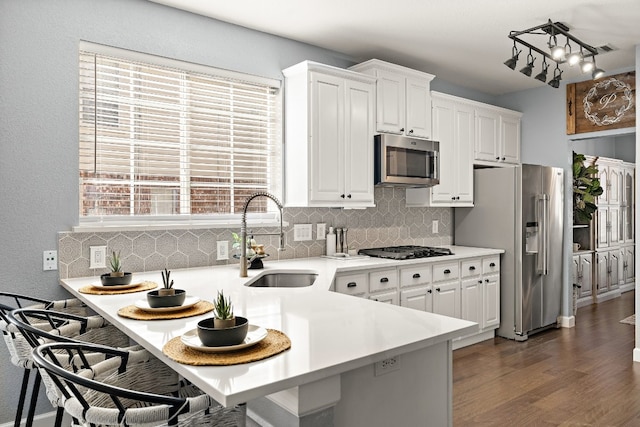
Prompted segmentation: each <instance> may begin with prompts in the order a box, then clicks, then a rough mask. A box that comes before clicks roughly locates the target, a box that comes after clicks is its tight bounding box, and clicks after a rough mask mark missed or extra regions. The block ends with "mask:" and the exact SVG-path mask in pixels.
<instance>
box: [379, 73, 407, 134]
mask: <svg viewBox="0 0 640 427" xmlns="http://www.w3.org/2000/svg"><path fill="white" fill-rule="evenodd" d="M377 77H378V81H377V83H376V84H377V96H376V107H377V109H376V123H377V129H378V131H379V132H389V133H397V134H402V133H404V123H405V116H404V114H405V78H404V77H401V76H398V75H397V74H394V73H391V72H387V71H384V70H379V71H378V75H377Z"/></svg>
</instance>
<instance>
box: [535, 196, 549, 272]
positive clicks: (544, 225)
mask: <svg viewBox="0 0 640 427" xmlns="http://www.w3.org/2000/svg"><path fill="white" fill-rule="evenodd" d="M536 202H537V205H538V209H537V210H538V212H537V213H538V224H539V227H540V229H539V232H538V239H539V242H538V244H539V247H538V257H537V263H536V269H537V272H538V274H542V275H545V276H546V275H547V274H548V273H549V251H548V248H549V226H548V225H549V195H548V194H539V195H537V196H536Z"/></svg>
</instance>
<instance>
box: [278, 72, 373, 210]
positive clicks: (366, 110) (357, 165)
mask: <svg viewBox="0 0 640 427" xmlns="http://www.w3.org/2000/svg"><path fill="white" fill-rule="evenodd" d="M283 74H284V76H285V87H286V91H285V114H286V118H287V120H286V121H285V124H286V125H285V144H284V147H285V156H284V157H285V162H284V165H285V205H286V206H302V207H347V208H349V207H353V208H356V207H368V206H373V205H374V200H373V142H372V141H373V124H374V104H373V103H374V83H375V79H373V78H371V77H370V76H367V75H364V74H360V73H356V72H352V71H348V70H343V69H340V68H336V67H331V66H328V65H324V64H318V63H314V62H311V61H304V62H302V63H300V64H297V65H294V66H292V67H290V68H287V69H286V70H283Z"/></svg>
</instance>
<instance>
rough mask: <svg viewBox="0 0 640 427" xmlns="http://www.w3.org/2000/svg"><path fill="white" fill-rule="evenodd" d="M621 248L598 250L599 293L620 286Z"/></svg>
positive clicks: (597, 276) (597, 275) (597, 285)
mask: <svg viewBox="0 0 640 427" xmlns="http://www.w3.org/2000/svg"><path fill="white" fill-rule="evenodd" d="M620 263H621V261H620V250H618V249H614V250H609V251H597V252H596V278H597V280H598V282H597V284H596V287H597V292H598V294H602V293H606V292H609V291H612V290H616V289H618V288H619V286H620V282H619V274H620Z"/></svg>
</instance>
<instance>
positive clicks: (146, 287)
mask: <svg viewBox="0 0 640 427" xmlns="http://www.w3.org/2000/svg"><path fill="white" fill-rule="evenodd" d="M157 287H158V284H157V283H156V282H149V281H147V282H140V284H139V285H138V286H134V287H133V288H128V289H100V288H96V287H95V286H91V285H88V286H83V287H81V288H80V289H78V292H80V293H81V294H91V295H120V294H131V293H133V292H142V291H150V290H151V289H155V288H157Z"/></svg>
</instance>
